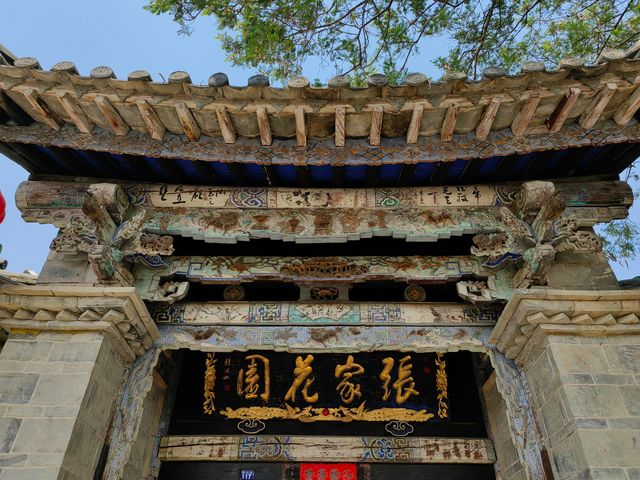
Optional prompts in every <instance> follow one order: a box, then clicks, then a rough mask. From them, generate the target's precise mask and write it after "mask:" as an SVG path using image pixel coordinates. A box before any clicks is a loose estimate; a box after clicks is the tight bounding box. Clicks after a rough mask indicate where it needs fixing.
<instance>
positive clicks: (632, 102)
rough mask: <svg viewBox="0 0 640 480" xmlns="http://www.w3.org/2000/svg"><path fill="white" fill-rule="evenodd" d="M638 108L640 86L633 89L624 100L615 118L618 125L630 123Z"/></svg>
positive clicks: (639, 103) (639, 105)
mask: <svg viewBox="0 0 640 480" xmlns="http://www.w3.org/2000/svg"><path fill="white" fill-rule="evenodd" d="M638 109H640V86H638V88H636V89H635V90H634V91H633V93H632V94H631V95H630V96H629V98H627V99H626V100H625V101H624V102H622V105H620V107H618V110H617V111H616V114H615V115H614V116H613V119H614V120H615V122H616V123H617V124H618V125H620V126H624V125H626V124H627V123H629V121H630V120H631V119H632V118H633V116H634V115H635V114H636V112H637V111H638Z"/></svg>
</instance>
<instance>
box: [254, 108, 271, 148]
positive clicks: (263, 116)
mask: <svg viewBox="0 0 640 480" xmlns="http://www.w3.org/2000/svg"><path fill="white" fill-rule="evenodd" d="M256 117H257V119H258V130H260V143H261V144H262V145H265V146H266V145H271V143H272V141H273V139H272V138H271V125H269V117H268V116H267V110H266V109H265V108H264V107H258V108H256Z"/></svg>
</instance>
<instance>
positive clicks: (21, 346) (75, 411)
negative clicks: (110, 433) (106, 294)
mask: <svg viewBox="0 0 640 480" xmlns="http://www.w3.org/2000/svg"><path fill="white" fill-rule="evenodd" d="M123 368H124V365H123V361H122V359H121V357H120V355H119V354H117V353H116V352H115V350H114V348H113V346H112V344H111V341H110V340H109V339H108V338H106V337H105V334H103V333H99V332H95V333H76V334H72V333H50V332H43V333H40V334H38V335H16V334H13V335H12V336H11V337H10V338H9V340H8V341H7V343H6V344H5V346H4V348H3V350H2V352H0V415H1V418H0V452H1V453H0V480H5V479H12V480H21V479H25V480H26V479H29V480H50V479H51V480H53V479H64V480H76V479H77V480H87V479H91V478H93V474H94V470H95V467H96V465H97V463H98V460H99V456H100V452H101V448H102V445H103V442H104V439H105V435H106V433H107V428H108V425H109V422H110V420H111V415H112V410H113V406H114V402H115V399H116V396H117V392H118V390H119V388H120V386H121V382H122V375H123Z"/></svg>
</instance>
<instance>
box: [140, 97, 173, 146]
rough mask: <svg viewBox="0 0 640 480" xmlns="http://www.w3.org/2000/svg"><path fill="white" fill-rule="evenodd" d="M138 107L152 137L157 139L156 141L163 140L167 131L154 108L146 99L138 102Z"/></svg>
mask: <svg viewBox="0 0 640 480" xmlns="http://www.w3.org/2000/svg"><path fill="white" fill-rule="evenodd" d="M136 105H138V110H139V111H140V116H141V117H142V120H143V121H144V124H145V126H146V127H147V130H148V131H149V134H150V135H151V137H152V138H155V139H156V140H162V139H163V138H164V134H165V132H166V129H165V127H164V124H163V123H162V122H161V121H160V119H159V118H158V115H156V112H155V110H154V109H153V106H151V105H150V104H149V103H148V102H147V101H146V100H144V99H139V100H138V101H136Z"/></svg>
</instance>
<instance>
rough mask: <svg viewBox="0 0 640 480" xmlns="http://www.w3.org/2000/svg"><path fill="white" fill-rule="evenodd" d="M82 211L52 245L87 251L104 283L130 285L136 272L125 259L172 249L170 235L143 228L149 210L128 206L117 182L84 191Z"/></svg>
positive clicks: (170, 251) (125, 196) (168, 252)
mask: <svg viewBox="0 0 640 480" xmlns="http://www.w3.org/2000/svg"><path fill="white" fill-rule="evenodd" d="M82 213H83V215H76V216H74V217H72V218H71V219H70V220H69V222H68V224H67V225H66V226H65V227H63V228H62V229H61V230H60V232H59V233H58V236H57V237H56V238H55V239H54V240H53V242H52V243H51V249H52V250H54V251H57V252H65V253H86V254H87V255H88V258H89V263H90V264H91V267H92V268H93V271H94V273H95V274H96V277H97V278H98V282H99V283H101V284H107V285H109V284H117V285H131V284H133V276H132V275H131V272H130V271H129V269H128V267H127V266H126V264H125V260H128V259H130V258H132V257H135V256H137V255H143V256H151V257H155V256H158V255H171V254H172V253H173V239H172V237H171V236H169V235H162V236H160V235H155V234H150V233H145V232H144V230H143V225H144V223H145V221H146V218H147V212H146V210H145V209H144V208H132V209H129V200H128V199H127V195H126V193H125V192H124V190H123V189H122V188H121V187H120V186H118V185H115V184H108V183H98V184H93V185H91V186H90V187H89V188H88V189H87V191H86V192H85V193H84V195H83V202H82ZM128 214H129V216H128Z"/></svg>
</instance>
